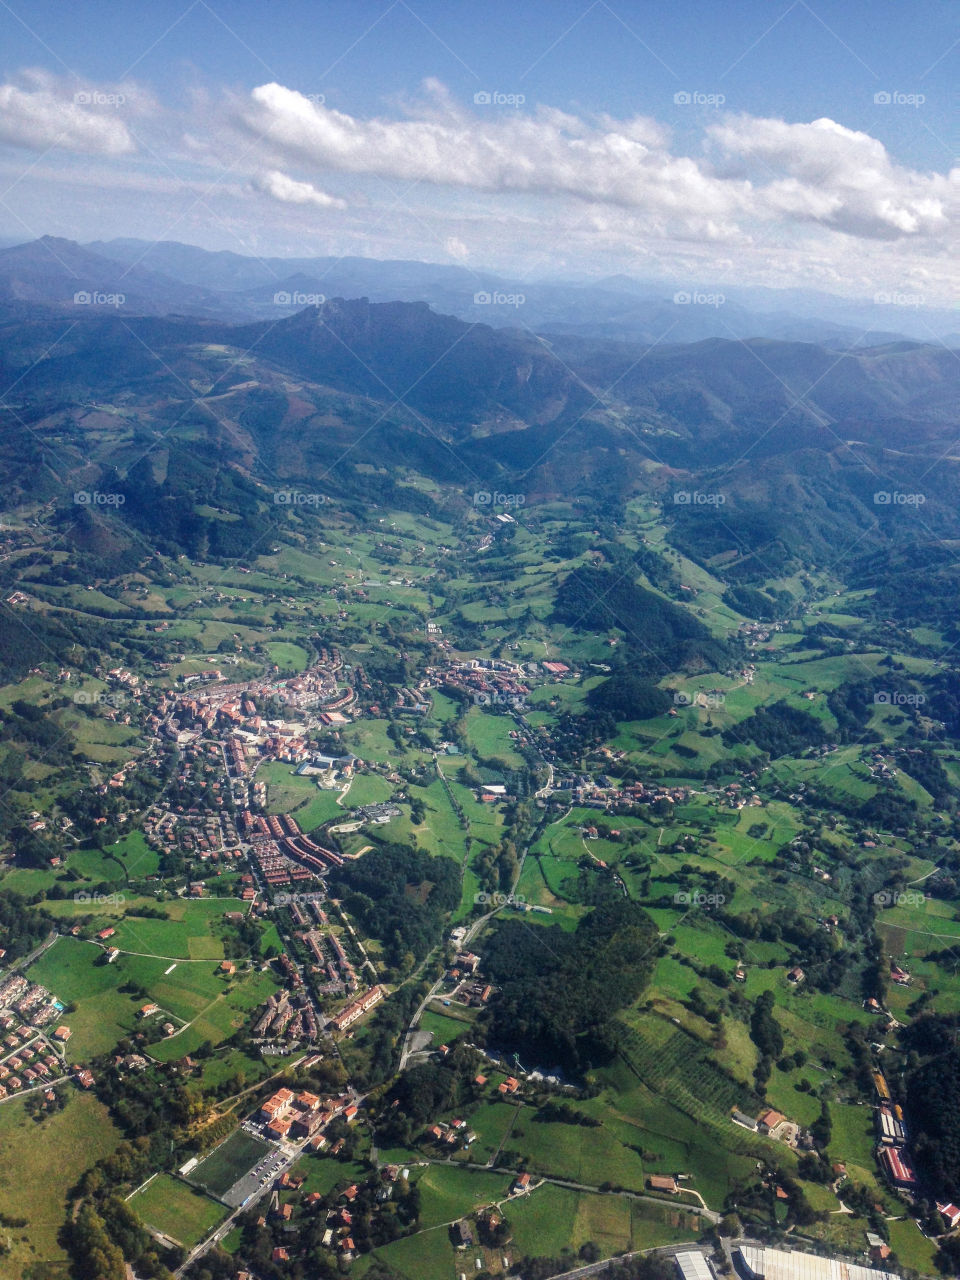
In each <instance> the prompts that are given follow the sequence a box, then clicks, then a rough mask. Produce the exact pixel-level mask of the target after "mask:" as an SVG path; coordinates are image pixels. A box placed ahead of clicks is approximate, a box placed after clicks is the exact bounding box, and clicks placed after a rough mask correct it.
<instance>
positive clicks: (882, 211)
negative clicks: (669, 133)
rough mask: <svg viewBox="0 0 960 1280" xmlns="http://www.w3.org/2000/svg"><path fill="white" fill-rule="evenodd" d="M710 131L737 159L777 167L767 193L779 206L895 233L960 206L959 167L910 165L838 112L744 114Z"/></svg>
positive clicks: (925, 229)
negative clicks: (801, 118)
mask: <svg viewBox="0 0 960 1280" xmlns="http://www.w3.org/2000/svg"><path fill="white" fill-rule="evenodd" d="M708 132H709V134H710V136H711V138H712V139H713V141H714V142H715V143H716V144H717V145H718V146H719V147H720V149H721V150H722V151H723V152H724V153H726V155H727V156H728V157H731V158H732V160H733V161H734V163H737V162H746V163H748V164H749V162H751V161H759V162H760V164H761V166H762V167H763V169H766V171H767V172H769V173H770V174H772V181H771V182H770V183H769V184H768V185H767V186H766V187H762V188H761V189H760V194H761V196H762V197H763V198H764V199H765V200H766V202H767V205H768V207H769V209H770V211H771V212H773V213H780V214H782V215H784V216H794V217H797V218H799V219H801V220H804V221H814V222H820V223H823V224H824V225H826V226H831V227H836V228H837V229H838V230H840V231H845V232H848V233H849V234H851V235H855V236H864V237H876V238H877V239H896V238H898V237H899V236H913V235H935V234H937V233H939V232H941V231H943V230H945V229H946V228H947V226H948V225H949V224H951V223H954V222H955V221H956V217H957V213H958V211H960V170H953V171H952V172H950V173H948V174H939V173H933V174H924V173H918V172H917V171H916V170H912V169H906V168H904V167H902V166H900V165H897V164H895V163H894V162H893V161H892V160H891V158H890V156H889V155H888V153H887V150H886V148H885V147H884V145H883V143H882V142H879V141H878V140H877V139H876V138H872V137H871V136H870V135H869V134H867V133H860V132H857V131H856V130H853V129H847V128H845V127H844V126H843V125H841V124H837V122H836V121H835V120H829V119H821V120H814V121H812V122H811V123H810V124H788V123H786V122H785V121H783V120H766V119H757V118H755V117H751V116H739V117H737V118H734V119H730V120H725V121H722V122H720V123H718V124H716V125H714V126H713V127H712V128H711V129H710V130H709V131H708Z"/></svg>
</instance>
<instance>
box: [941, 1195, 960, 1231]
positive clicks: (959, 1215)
mask: <svg viewBox="0 0 960 1280" xmlns="http://www.w3.org/2000/svg"><path fill="white" fill-rule="evenodd" d="M937 1213H939V1215H940V1217H941V1218H942V1219H943V1221H944V1223H945V1224H946V1226H947V1227H948V1228H949V1229H950V1230H951V1231H953V1230H954V1228H955V1227H956V1226H957V1224H958V1223H960V1209H958V1208H957V1206H956V1205H955V1204H954V1203H953V1201H952V1200H951V1202H950V1203H949V1204H938V1205H937Z"/></svg>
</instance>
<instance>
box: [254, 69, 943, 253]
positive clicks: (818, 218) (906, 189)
mask: <svg viewBox="0 0 960 1280" xmlns="http://www.w3.org/2000/svg"><path fill="white" fill-rule="evenodd" d="M425 87H426V90H427V97H426V99H425V100H424V101H423V102H422V103H421V109H420V113H419V116H418V115H417V114H416V113H415V110H414V105H411V104H407V107H406V117H405V118H404V119H389V118H386V117H377V118H373V119H366V120H363V119H359V118H357V117H354V116H350V115H347V114H346V113H344V112H341V111H337V110H334V109H333V108H330V107H327V106H326V105H325V104H323V103H317V102H313V101H310V100H309V99H307V98H305V97H304V96H303V95H302V94H300V93H297V92H296V91H295V90H292V89H288V88H285V87H284V86H283V85H280V84H276V83H271V84H264V85H260V86H259V87H257V88H256V89H254V90H253V92H252V93H251V96H250V101H249V102H248V103H247V104H246V105H245V106H244V107H243V108H242V110H241V118H242V120H243V123H244V124H245V126H246V128H247V129H248V130H250V131H252V132H253V133H254V134H255V135H256V136H257V137H258V138H260V139H261V140H262V142H263V143H264V144H265V145H266V146H267V147H268V148H271V149H272V150H273V152H274V153H275V154H276V155H278V156H283V157H289V158H291V159H295V160H296V161H298V162H300V163H305V164H308V165H313V166H315V167H316V168H317V169H319V170H337V171H340V172H347V173H354V174H365V175H371V176H377V177H381V178H388V179H395V180H399V181H404V182H414V181H416V182H420V183H424V184H431V185H434V186H446V187H460V188H471V189H473V190H475V191H477V192H495V193H498V194H515V195H527V196H561V197H562V196H566V197H574V198H576V199H578V200H584V201H589V202H591V203H599V204H602V205H608V206H616V207H619V208H622V209H628V210H632V211H637V212H640V213H643V214H647V215H649V216H651V217H653V218H655V219H664V220H670V221H671V223H672V225H673V230H674V232H675V233H677V234H680V235H694V236H704V237H705V238H710V239H726V238H728V237H729V235H730V233H731V229H732V228H740V229H741V230H742V229H743V228H744V227H747V226H749V225H750V224H751V223H754V224H760V223H771V222H773V223H777V222H783V223H785V224H788V223H790V222H791V221H794V222H801V223H814V224H820V225H821V226H823V227H826V228H830V229H831V230H838V231H841V232H844V233H846V234H849V235H853V236H857V237H863V238H868V239H869V238H872V239H881V240H883V239H896V238H899V237H907V236H929V235H937V234H940V233H942V232H943V231H945V230H946V229H947V228H948V226H949V225H951V223H953V222H954V221H955V220H956V216H957V213H958V209H960V171H955V172H953V173H951V174H947V175H941V174H936V173H934V174H923V173H919V172H917V171H915V170H911V169H907V168H905V167H903V166H899V165H896V164H895V163H894V162H893V161H892V160H891V158H890V157H889V155H888V154H887V152H886V149H885V148H884V146H883V144H882V143H881V142H879V141H878V140H877V139H875V138H872V137H871V136H870V135H869V134H866V133H860V132H856V131H854V130H851V129H847V128H845V127H844V126H842V125H840V124H837V123H836V122H835V121H832V120H815V121H813V122H812V123H809V124H788V123H786V122H785V121H782V120H765V119H757V118H754V117H750V116H741V117H738V118H733V119H728V120H724V121H721V122H720V123H718V124H715V125H713V126H711V127H710V128H709V129H708V130H707V134H706V141H707V143H708V144H709V145H710V146H711V147H712V148H713V150H714V151H715V152H716V153H717V156H718V159H717V163H712V162H711V160H710V158H709V156H696V157H695V156H685V155H679V154H674V153H673V152H672V151H671V149H670V136H669V133H668V132H667V130H666V129H665V128H664V127H662V126H661V125H660V124H658V123H657V122H656V121H653V120H649V119H646V118H644V117H636V118H633V119H629V120H624V121H618V120H615V119H612V118H611V117H609V116H601V117H599V118H597V119H595V120H588V119H584V118H581V117H577V116H572V115H570V114H568V113H565V112H560V111H556V110H553V109H550V108H538V109H535V110H531V111H527V110H525V109H517V108H516V107H515V106H514V107H511V106H497V105H496V104H486V105H481V106H479V107H478V108H477V109H476V110H474V111H472V112H469V113H468V112H467V111H465V110H464V109H463V108H460V107H457V106H456V105H455V104H454V103H453V102H452V101H451V99H450V98H449V96H448V95H445V94H444V93H443V92H442V86H438V85H437V84H435V83H433V82H431V83H429V84H428V85H426V86H425Z"/></svg>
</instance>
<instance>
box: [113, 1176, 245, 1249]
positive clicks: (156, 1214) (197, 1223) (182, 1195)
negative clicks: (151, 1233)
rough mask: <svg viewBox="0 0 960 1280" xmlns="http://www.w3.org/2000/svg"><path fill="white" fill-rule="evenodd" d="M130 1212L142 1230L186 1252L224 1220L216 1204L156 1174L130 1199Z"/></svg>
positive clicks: (175, 1179) (198, 1193)
mask: <svg viewBox="0 0 960 1280" xmlns="http://www.w3.org/2000/svg"><path fill="white" fill-rule="evenodd" d="M129 1204H130V1208H131V1209H133V1210H134V1212H135V1213H136V1214H137V1216H138V1217H139V1218H140V1220H141V1222H143V1223H144V1224H145V1225H146V1226H148V1227H152V1228H153V1229H154V1230H155V1231H160V1232H162V1233H163V1234H164V1235H166V1236H170V1238H171V1239H173V1240H177V1241H179V1242H180V1244H182V1245H185V1246H186V1248H188V1249H190V1248H192V1247H193V1246H194V1245H195V1244H198V1243H199V1241H201V1240H202V1239H203V1238H204V1236H206V1235H208V1234H209V1233H210V1232H211V1231H212V1230H213V1229H214V1227H216V1226H217V1224H218V1223H220V1222H222V1221H223V1219H224V1218H225V1217H226V1216H227V1210H226V1208H225V1207H224V1206H223V1205H222V1204H218V1203H217V1201H216V1200H211V1199H210V1197H209V1196H208V1195H204V1193H203V1192H202V1191H198V1190H197V1189H196V1188H194V1187H190V1186H188V1185H187V1184H186V1183H185V1182H181V1181H180V1179H179V1178H174V1177H172V1176H171V1175H170V1174H169V1173H158V1174H157V1176H156V1177H155V1178H153V1179H152V1180H151V1181H150V1182H149V1183H148V1184H147V1185H146V1186H145V1187H144V1188H142V1189H141V1190H140V1191H138V1192H137V1193H136V1195H134V1196H132V1197H131V1199H130V1201H129Z"/></svg>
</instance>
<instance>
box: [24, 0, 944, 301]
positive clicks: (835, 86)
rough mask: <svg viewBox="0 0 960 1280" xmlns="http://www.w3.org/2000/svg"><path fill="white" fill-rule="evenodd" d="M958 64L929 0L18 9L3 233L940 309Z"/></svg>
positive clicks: (38, 1)
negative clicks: (727, 283)
mask: <svg viewBox="0 0 960 1280" xmlns="http://www.w3.org/2000/svg"><path fill="white" fill-rule="evenodd" d="M958 59H960V8H958V7H957V5H955V4H950V5H948V4H944V3H939V2H938V3H930V2H921V3H919V4H916V5H912V6H909V7H907V6H902V5H894V4H890V3H884V4H880V5H877V4H874V5H867V4H865V3H859V2H852V3H850V2H847V3H842V2H841V3H815V4H814V3H806V2H805V0H795V2H794V0H785V2H784V3H782V4H781V3H777V2H776V0H763V2H760V0H746V2H743V3H738V4H736V5H734V6H715V5H709V4H706V3H702V2H701V3H696V4H694V3H686V2H683V0H681V2H671V3H665V2H663V0H656V2H655V3H635V2H622V3H616V4H607V3H605V0H598V2H596V3H594V2H592V0H578V2H574V0H551V2H550V3H528V4H524V3H522V2H517V0H514V2H513V3H507V2H505V0H483V2H481V3H461V2H460V0H452V2H451V0H448V2H447V3H436V2H434V0H418V2H417V3H410V4H408V3H406V2H405V0H398V2H397V3H390V2H389V0H387V2H382V3H373V2H372V0H359V2H357V0H352V2H351V3H340V2H339V0H334V2H327V3H317V2H316V0H314V2H313V3H305V2H300V0H295V2H281V3H279V4H275V5H265V4H262V3H258V4H253V3H236V2H234V3H216V4H208V3H206V0H195V2H192V0H187V2H185V3H179V4H177V3H169V2H167V0H161V2H160V3H152V4H150V5H141V4H135V5H131V4H129V3H107V4H104V3H96V4H88V3H84V2H83V0H81V2H80V3H77V4H73V5H70V6H66V5H64V4H63V3H62V0H60V2H58V3H51V2H48V0H31V3H30V5H29V6H27V5H26V4H24V3H22V0H12V3H10V4H6V3H5V4H4V5H3V6H2V7H0V60H2V66H0V193H2V194H0V235H3V236H6V237H12V236H22V238H24V239H27V238H31V236H32V235H39V234H43V233H46V232H49V233H51V234H56V235H63V236H68V237H70V238H76V239H80V240H89V239H93V238H98V237H102V238H109V237H112V236H117V235H136V236H142V237H145V238H156V239H163V238H167V239H179V240H184V241H187V242H190V243H198V244H203V245H204V246H205V247H209V248H229V249H234V250H236V251H238V252H259V253H267V252H269V253H281V254H305V253H362V254H365V255H368V256H374V257H410V258H418V259H422V260H428V261H464V262H468V263H469V264H470V265H473V266H489V267H493V268H497V269H500V270H501V271H506V272H514V273H516V274H517V276H518V278H530V277H531V276H533V275H541V276H542V275H544V274H551V273H559V274H563V273H577V274H578V275H579V274H598V275H602V274H605V273H607V272H610V271H614V270H620V271H626V272H630V273H632V274H634V275H642V276H647V277H656V276H662V277H663V278H665V279H673V280H702V281H708V280H712V279H723V278H726V279H730V278H731V277H733V276H735V277H736V278H737V279H738V281H740V282H752V283H756V284H764V285H769V286H774V287H777V286H778V285H782V286H790V287H796V286H798V285H804V284H807V285H810V286H812V287H816V288H821V289H828V290H830V291H834V292H838V293H843V294H849V295H857V296H869V294H870V293H871V292H873V291H875V290H876V289H886V290H887V291H890V290H891V289H893V290H896V289H899V290H901V291H904V292H906V293H910V291H911V290H912V291H913V294H911V296H913V295H914V294H916V293H917V292H918V291H919V292H922V293H923V294H924V296H927V295H929V298H930V301H931V302H936V303H937V304H943V303H948V302H950V301H952V298H953V297H954V296H955V291H956V285H957V283H958V281H957V278H956V274H955V273H956V270H957V269H956V267H955V266H954V265H953V264H954V262H955V261H956V257H957V255H956V252H955V251H956V218H957V214H958V206H960V192H958V187H960V180H958V176H957V175H956V173H954V176H953V177H951V176H950V174H951V171H952V170H954V169H955V166H956V165H957V163H958V162H957V155H958V151H960V148H958V142H960V138H958V136H957V120H958V115H957V95H956V89H955V85H956V83H957V68H958ZM478 94H480V95H484V94H489V95H490V97H491V99H492V100H491V101H490V102H486V101H485V100H484V99H483V98H482V97H481V99H480V100H479V101H476V100H475V98H476V95H478ZM497 95H500V96H499V97H498V96H497ZM684 95H686V97H685V96H684ZM688 98H689V100H687V99H688ZM545 233H546V234H545Z"/></svg>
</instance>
